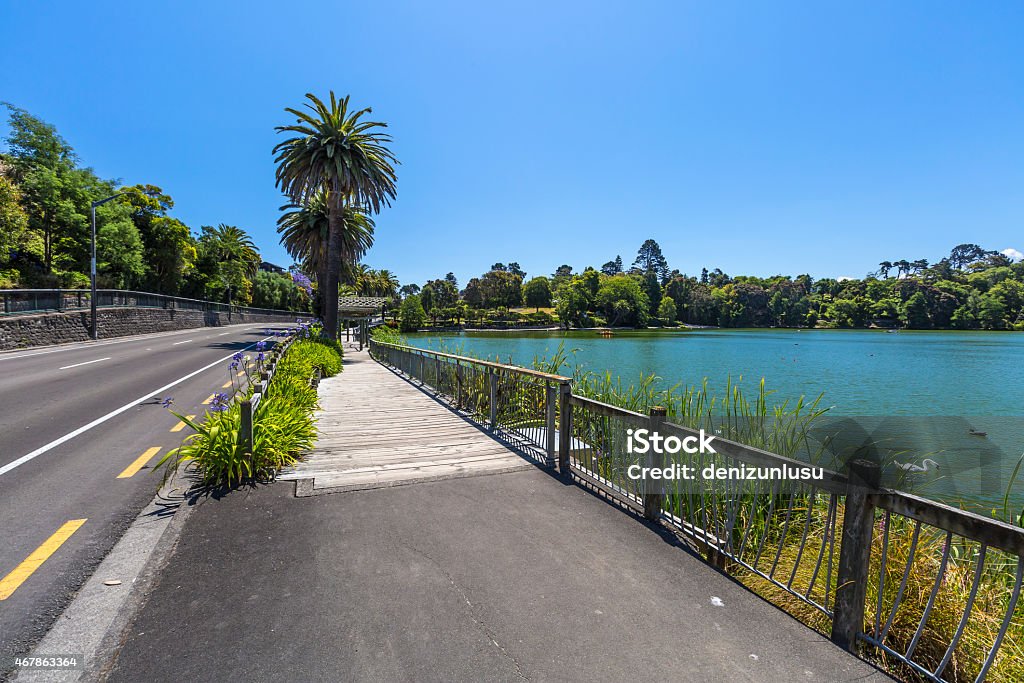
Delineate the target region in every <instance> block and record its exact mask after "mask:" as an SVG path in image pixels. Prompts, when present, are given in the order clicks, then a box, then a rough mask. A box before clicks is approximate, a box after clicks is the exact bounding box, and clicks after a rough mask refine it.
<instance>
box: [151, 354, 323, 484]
mask: <svg viewBox="0 0 1024 683" xmlns="http://www.w3.org/2000/svg"><path fill="white" fill-rule="evenodd" d="M260 356H261V357H262V353H261V354H260ZM244 363H245V364H244V365H242V371H241V373H242V375H244V377H243V376H242V375H240V374H236V373H235V368H237V367H238V362H235V363H233V364H232V366H231V370H230V371H231V373H232V382H233V384H234V386H235V387H236V389H235V393H236V394H237V395H239V396H248V395H250V394H251V393H252V385H253V382H252V377H254V376H255V375H256V373H258V372H259V371H260V370H261V369H262V365H261V364H259V363H257V365H255V366H250V365H249V363H248V360H247V359H246V360H244ZM341 365H342V363H341V346H340V345H339V344H338V343H337V342H336V341H333V340H329V339H325V338H323V337H319V336H315V335H310V336H307V337H303V338H300V339H298V340H296V341H295V342H294V343H293V344H292V345H291V346H290V347H289V348H288V350H287V351H286V352H285V355H284V357H283V358H282V359H281V360H280V361H279V362H278V364H277V368H276V370H275V372H274V376H273V377H272V378H271V380H270V386H269V387H268V388H267V393H266V394H265V395H264V397H263V399H262V400H261V402H260V404H259V406H258V407H257V410H256V412H255V415H253V425H252V451H251V452H248V451H247V449H246V448H245V447H244V445H243V444H242V443H241V422H242V415H241V406H240V405H239V403H238V402H237V401H232V400H231V398H229V397H228V396H227V395H226V394H219V395H217V398H216V399H215V400H214V402H213V404H212V405H211V407H210V409H209V410H207V411H206V413H205V414H204V415H203V417H202V418H201V419H200V420H190V419H189V418H187V417H186V416H184V415H180V414H178V413H174V414H175V415H177V416H178V418H179V419H180V420H181V421H183V422H184V423H185V424H186V425H187V426H189V427H190V428H191V429H192V430H193V432H194V433H193V434H190V435H189V436H187V437H185V439H184V441H183V442H182V445H181V446H180V447H178V448H176V449H174V450H172V451H170V452H169V453H167V455H165V456H164V457H163V458H161V459H160V461H159V462H158V463H157V467H161V466H166V467H167V468H168V470H167V471H168V472H170V471H172V470H173V469H175V468H176V467H177V466H178V464H179V463H180V462H182V461H187V460H192V461H195V463H196V464H197V465H198V466H199V470H200V472H201V474H202V479H203V483H204V484H206V485H208V486H225V485H226V486H232V485H236V484H239V483H242V482H245V481H266V480H269V479H272V478H273V477H274V475H275V474H276V473H277V471H278V470H280V469H281V468H282V467H286V466H287V465H290V464H292V463H294V462H295V461H296V460H297V459H298V457H299V455H300V454H301V453H302V452H303V451H305V450H308V449H309V448H311V447H312V446H313V444H314V443H315V441H316V426H315V424H314V420H313V411H314V410H316V407H317V391H316V389H314V388H313V387H311V386H310V385H309V379H310V377H312V376H313V373H314V370H319V371H320V375H321V376H322V377H330V376H332V375H336V374H338V373H339V372H341ZM250 372H251V375H250Z"/></svg>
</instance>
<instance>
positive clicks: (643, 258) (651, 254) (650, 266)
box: [633, 239, 669, 284]
mask: <svg viewBox="0 0 1024 683" xmlns="http://www.w3.org/2000/svg"><path fill="white" fill-rule="evenodd" d="M633 268H635V269H636V270H638V271H639V272H641V273H649V272H653V273H654V274H655V275H657V276H658V281H659V283H660V284H664V283H666V282H668V278H669V267H668V260H667V259H666V258H665V256H664V254H662V253H661V247H660V246H659V245H658V243H657V242H655V241H654V240H650V239H649V240H645V241H644V243H643V244H642V245H640V249H639V251H637V253H636V259H635V260H634V261H633Z"/></svg>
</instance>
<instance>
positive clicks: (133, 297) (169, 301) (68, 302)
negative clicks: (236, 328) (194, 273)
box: [0, 289, 301, 316]
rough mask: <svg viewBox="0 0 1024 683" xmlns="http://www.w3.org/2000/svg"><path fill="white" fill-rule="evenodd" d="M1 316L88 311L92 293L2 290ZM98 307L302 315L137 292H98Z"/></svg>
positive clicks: (293, 312)
mask: <svg viewBox="0 0 1024 683" xmlns="http://www.w3.org/2000/svg"><path fill="white" fill-rule="evenodd" d="M0 299H2V300H3V306H2V307H0V316H13V315H34V314H38V313H50V312H57V313H64V312H72V311H87V310H89V307H90V301H91V294H90V292H89V290H88V289H0ZM96 307H97V308H163V309H173V310H181V311H215V312H220V313H251V314H263V315H294V314H296V313H299V314H301V312H296V311H282V310H276V309H270V308H254V307H251V306H235V305H228V304H225V303H219V302H216V301H204V300H201V299H188V298H185V297H180V296H169V295H166V294H153V293H150V292H135V291H131V290H122V289H98V290H96Z"/></svg>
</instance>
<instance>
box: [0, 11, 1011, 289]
mask: <svg viewBox="0 0 1024 683" xmlns="http://www.w3.org/2000/svg"><path fill="white" fill-rule="evenodd" d="M158 4H159V5H161V6H157V5H158ZM1021 26H1024V3H1020V2H1015V1H1001V2H997V1H994V2H984V3H946V2H872V3H851V2H815V3H808V2H791V3H787V2H771V3H767V2H766V3H761V2H753V1H751V0H744V1H742V2H725V1H719V0H716V1H715V2H699V3H698V2H664V3H657V2H643V1H640V2H630V3H625V2H623V3H617V4H612V3H597V2H580V3H561V2H553V1H548V2H515V3H500V4H499V3H489V2H464V3H462V2H460V3H453V2H443V1H440V0H438V1H434V2H429V3H427V2H407V3H403V2H384V1H376V0H375V1H374V2H361V3H343V2H305V1H303V0H292V1H290V2H287V3H282V2H274V3H264V2H246V3H237V4H232V3H226V2H209V1H206V2H174V3H134V4H127V5H126V4H123V3H104V2H92V3H78V2H55V3H30V2H20V1H18V0H0V44H2V45H3V48H2V50H0V100H7V101H10V102H12V103H14V104H16V105H17V106H20V107H23V108H26V109H28V110H29V111H31V112H32V113H34V114H36V115H38V116H40V117H42V118H44V119H46V120H47V121H49V122H51V123H53V124H55V125H56V126H57V127H58V129H59V130H60V132H61V133H62V134H63V135H64V136H65V137H66V138H67V139H68V140H69V141H70V142H71V144H72V145H74V147H75V148H76V150H77V151H78V153H79V155H80V156H81V158H82V160H83V161H84V162H85V163H87V164H88V165H91V166H93V167H94V168H95V169H96V171H97V172H98V173H99V174H100V175H102V176H105V177H115V178H121V179H123V180H124V182H127V183H136V182H148V183H153V184H156V185H160V186H162V187H163V188H164V189H165V190H166V191H167V192H169V193H170V194H171V195H172V196H173V197H174V199H175V202H176V207H175V210H174V214H175V215H176V216H178V217H179V218H181V219H182V220H184V221H185V222H186V223H188V224H189V225H191V226H193V228H194V229H198V227H199V226H200V225H203V224H216V223H220V222H223V223H229V224H235V225H239V226H242V227H244V228H245V229H247V230H249V231H250V232H251V233H252V234H253V235H254V237H255V239H256V241H257V243H258V245H259V246H260V248H261V250H262V251H263V252H264V255H265V258H267V259H268V260H271V261H274V262H278V263H281V264H286V263H287V262H288V258H287V256H286V255H285V254H284V251H283V249H281V247H280V246H279V245H278V244H277V238H276V233H275V231H274V222H275V220H276V218H277V214H278V211H277V210H278V207H279V206H280V205H281V204H282V201H281V197H280V195H279V194H278V192H277V191H276V189H275V187H274V165H273V158H272V155H271V152H270V150H271V148H272V147H273V145H274V144H275V143H276V142H277V141H278V137H279V136H277V135H276V134H275V132H274V126H275V125H280V124H283V123H288V122H289V118H288V117H287V116H286V115H285V114H284V112H283V108H284V107H285V106H295V105H297V104H299V103H300V102H301V101H302V98H303V95H304V94H305V93H306V92H307V91H312V92H315V93H318V94H322V95H326V93H327V91H328V90H330V89H332V88H333V89H334V90H335V91H336V92H338V93H339V94H342V93H349V94H351V95H352V97H353V100H354V102H355V103H357V104H360V105H368V106H372V107H373V108H374V118H377V119H379V120H384V121H387V122H388V123H389V124H390V132H391V133H392V134H393V136H394V138H395V142H394V151H395V153H396V154H397V155H398V157H399V158H400V160H401V161H402V166H401V167H400V168H399V169H398V172H399V186H398V187H399V197H398V200H397V201H396V202H395V203H394V205H393V207H392V208H390V209H388V210H386V211H384V212H382V213H381V214H380V215H379V216H378V217H377V226H378V229H377V244H376V246H375V247H374V248H373V250H372V251H371V252H370V254H369V255H368V256H367V258H366V261H367V262H368V263H369V264H370V265H372V266H375V267H379V268H390V269H391V270H393V271H395V272H396V273H397V274H398V276H399V277H400V279H401V280H402V281H403V283H404V282H418V283H422V282H423V281H424V280H426V279H428V278H434V277H441V276H443V275H444V273H446V272H447V271H449V270H451V271H454V272H455V273H456V275H457V276H458V277H459V281H460V283H464V282H465V281H466V279H467V278H468V277H471V276H473V275H477V274H479V273H480V272H482V271H484V270H486V269H487V268H488V267H489V266H490V265H491V264H492V263H494V262H495V261H504V262H508V261H518V262H519V263H520V264H521V265H522V266H523V267H524V268H525V270H526V271H527V272H528V273H530V274H539V273H550V272H551V271H552V270H553V269H554V268H555V267H556V266H558V265H559V264H561V263H569V264H570V265H572V266H574V267H576V268H577V270H581V269H582V268H583V267H584V266H586V265H594V266H600V265H601V264H602V263H604V262H605V261H607V260H610V259H612V258H614V257H615V255H616V254H621V255H622V257H623V259H624V260H625V261H626V262H627V264H628V263H629V262H631V261H632V259H633V257H634V256H635V253H636V250H637V248H638V247H639V246H640V243H641V242H643V240H644V239H646V238H648V237H652V238H654V239H656V240H657V241H658V242H659V243H660V244H661V245H662V248H663V250H664V253H665V255H666V256H667V257H668V260H669V263H670V265H671V266H672V267H676V268H679V269H680V270H682V271H684V272H687V273H691V274H694V273H699V271H700V269H701V267H703V266H706V267H708V268H709V269H711V268H715V267H720V268H722V269H723V270H725V271H726V272H728V273H731V274H741V273H742V274H757V275H771V274H774V273H779V272H782V273H789V274H794V275H795V274H797V273H801V272H809V273H811V274H812V275H814V276H816V277H823V276H850V275H852V276H862V275H863V274H864V273H866V272H867V271H868V270H871V269H872V268H874V267H876V266H877V263H878V261H880V260H882V259H888V260H894V259H899V258H908V259H917V258H927V259H929V260H932V261H935V260H938V258H940V257H941V256H943V255H945V254H946V253H948V251H949V248H950V247H952V246H953V245H955V244H958V243H960V242H965V241H970V242H978V243H980V244H982V245H983V246H985V247H987V248H992V249H1000V250H1001V249H1004V248H1008V247H1012V248H1016V249H1019V250H1022V251H1024V163H1022V160H1024V78H1022V77H1021V74H1022V73H1024V41H1022V40H1020V27H1021Z"/></svg>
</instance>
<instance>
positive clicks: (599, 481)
mask: <svg viewBox="0 0 1024 683" xmlns="http://www.w3.org/2000/svg"><path fill="white" fill-rule="evenodd" d="M370 353H371V355H372V356H373V357H374V358H375V359H376V360H378V361H379V362H381V363H384V364H386V365H389V366H391V367H392V368H394V369H395V370H397V371H399V372H401V373H403V374H405V375H406V376H407V377H408V378H410V379H412V380H415V381H417V382H419V383H421V385H422V386H423V387H424V388H429V389H431V390H433V391H434V392H435V393H436V394H437V395H438V396H439V397H441V398H442V399H444V400H446V401H448V402H449V403H451V404H452V405H453V406H454V407H456V408H458V409H459V410H461V411H464V412H466V413H468V414H470V415H472V416H475V417H477V418H478V419H479V420H480V421H482V422H486V423H487V424H488V426H489V427H490V428H491V429H492V430H500V431H501V432H502V433H506V434H508V433H510V434H513V435H515V437H516V438H517V440H518V441H520V442H521V443H522V444H525V445H526V446H528V447H529V448H530V449H531V450H533V451H534V452H538V451H539V452H541V453H542V454H544V455H545V456H546V457H547V460H548V461H552V460H553V461H555V462H557V464H558V468H559V470H560V471H561V472H564V473H571V475H572V476H573V477H574V478H576V479H577V480H578V481H580V482H581V483H583V484H585V485H587V486H590V487H595V488H597V489H599V490H600V491H602V492H603V493H604V494H605V495H608V496H610V497H612V498H614V499H615V500H618V501H619V502H620V503H622V504H624V505H626V506H628V507H630V508H632V509H634V510H636V511H637V512H639V513H641V514H643V515H644V516H645V517H647V518H648V519H651V520H656V521H658V522H660V523H663V524H667V525H669V526H670V527H672V528H673V529H675V530H676V531H677V532H678V533H679V534H680V535H681V536H682V537H683V538H685V539H687V540H688V541H689V542H690V543H692V544H693V546H694V547H695V548H696V549H699V550H701V551H702V552H704V553H705V554H706V557H707V559H708V561H709V562H711V563H712V564H714V565H715V566H717V567H719V568H721V569H723V570H725V571H727V572H729V573H730V574H732V575H735V576H737V578H740V579H741V580H744V581H747V580H748V579H752V580H753V582H757V581H766V582H767V583H768V587H767V590H766V591H765V592H763V593H762V594H764V595H766V597H768V598H769V599H771V600H773V601H774V602H776V603H778V604H781V605H782V606H784V607H785V608H786V609H788V610H790V611H792V612H794V613H797V614H798V616H801V618H803V619H804V621H806V622H807V623H809V624H810V625H812V626H815V627H816V628H818V629H819V630H822V631H825V632H827V633H830V635H831V637H832V640H833V641H834V642H835V643H836V644H838V645H840V646H841V647H844V648H846V649H848V650H851V651H855V650H857V648H858V643H860V644H863V645H866V646H867V647H868V648H869V649H870V650H872V651H873V654H874V656H876V657H878V658H881V659H884V660H886V661H887V663H888V664H890V665H891V666H890V668H895V670H897V671H899V672H900V673H901V674H904V675H906V676H907V677H909V678H916V679H919V680H929V681H953V680H975V681H978V682H980V681H985V680H988V679H989V676H990V675H991V673H992V671H993V668H992V667H993V666H996V667H998V666H1000V662H1012V661H1014V660H1016V661H1021V660H1022V659H1024V642H1020V641H1010V640H1008V639H1007V638H1006V635H1007V633H1008V632H1010V630H1011V628H1012V629H1015V630H1014V632H1015V633H1020V632H1021V631H1022V630H1024V609H1022V607H1021V604H1020V599H1019V598H1020V593H1021V587H1022V580H1024V529H1022V528H1020V527H1016V526H1012V525H1010V524H1006V523H1003V522H1000V521H998V520H994V519H990V518H987V517H983V516H980V515H977V514H974V513H971V512H967V511H964V510H959V509H956V508H952V507H950V506H947V505H943V504H941V503H937V502H934V501H931V500H927V499H924V498H919V497H917V496H913V495H911V494H908V493H904V492H901V491H896V490H890V489H884V488H881V487H880V486H879V480H880V466H879V465H878V464H877V463H873V462H869V461H865V460H853V461H851V462H850V463H847V467H846V469H847V472H846V473H839V472H835V471H830V470H827V469H823V468H820V478H790V477H786V476H775V477H770V478H767V479H762V478H758V477H754V478H750V479H743V478H732V477H730V478H723V479H721V480H719V479H717V478H711V479H706V478H704V477H694V478H691V479H685V478H680V479H676V480H674V481H668V482H667V483H661V485H659V486H657V487H651V486H646V487H645V485H644V483H643V482H642V481H638V480H636V479H634V478H632V477H630V476H629V475H628V472H629V468H630V466H632V465H639V466H641V467H644V466H647V467H653V466H657V467H664V466H666V465H680V466H684V465H685V466H689V467H691V468H695V469H694V470H692V471H695V472H703V471H705V468H708V467H713V468H726V470H728V468H737V469H739V471H746V472H749V470H747V469H744V468H755V470H756V468H775V470H776V471H777V472H778V473H779V474H782V473H785V472H789V471H792V470H793V468H800V467H808V466H809V464H808V463H806V462H803V461H798V460H794V459H791V458H787V457H783V456H780V455H777V454H774V453H770V452H767V451H764V450H761V449H758V448H753V447H751V446H747V445H745V444H742V443H738V442H736V441H731V440H729V439H724V438H721V437H716V438H715V441H714V446H715V451H716V452H715V453H696V454H693V455H687V454H685V453H680V454H679V455H673V456H665V455H660V456H658V455H654V454H653V452H652V453H648V454H645V455H638V454H633V453H629V452H628V449H627V438H628V433H629V432H628V431H627V430H630V429H634V430H635V429H638V428H647V429H649V430H651V431H656V432H659V433H660V434H662V435H663V436H665V437H666V438H667V437H668V436H676V437H678V438H680V439H683V438H686V437H688V436H699V434H698V432H696V431H695V430H693V429H690V428H689V427H686V426H683V425H678V424H673V423H671V422H668V421H667V419H666V416H665V412H664V409H660V408H653V409H651V411H650V413H649V414H647V415H644V414H642V413H638V412H633V411H629V410H625V409H623V408H619V407H617V406H613V405H609V404H606V403H602V402H599V401H595V400H593V399H590V398H587V397H584V396H578V395H576V394H573V393H572V384H571V380H570V379H569V378H566V377H561V376H558V375H549V374H546V373H542V372H537V371H534V370H528V369H525V368H519V367H516V366H511V365H503V364H500V363H492V362H488V361H481V360H478V359H473V358H466V357H461V356H455V355H452V354H446V353H439V352H434V351H427V350H424V349H418V348H415V347H408V346H399V345H394V344H386V343H382V342H378V341H375V340H371V342H370ZM786 468H790V469H789V470H787V469H786ZM801 605H802V606H803V608H801ZM954 658H955V659H956V670H957V672H958V673H957V675H956V676H954V673H953V669H952V668H951V666H950V664H951V663H952V662H953V661H954Z"/></svg>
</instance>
